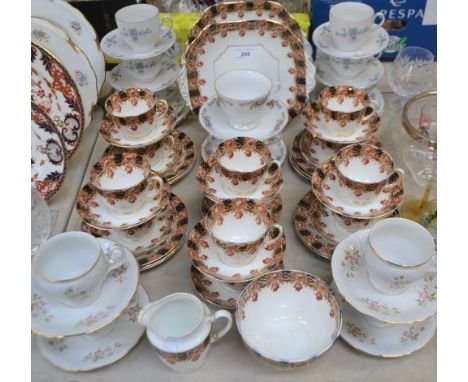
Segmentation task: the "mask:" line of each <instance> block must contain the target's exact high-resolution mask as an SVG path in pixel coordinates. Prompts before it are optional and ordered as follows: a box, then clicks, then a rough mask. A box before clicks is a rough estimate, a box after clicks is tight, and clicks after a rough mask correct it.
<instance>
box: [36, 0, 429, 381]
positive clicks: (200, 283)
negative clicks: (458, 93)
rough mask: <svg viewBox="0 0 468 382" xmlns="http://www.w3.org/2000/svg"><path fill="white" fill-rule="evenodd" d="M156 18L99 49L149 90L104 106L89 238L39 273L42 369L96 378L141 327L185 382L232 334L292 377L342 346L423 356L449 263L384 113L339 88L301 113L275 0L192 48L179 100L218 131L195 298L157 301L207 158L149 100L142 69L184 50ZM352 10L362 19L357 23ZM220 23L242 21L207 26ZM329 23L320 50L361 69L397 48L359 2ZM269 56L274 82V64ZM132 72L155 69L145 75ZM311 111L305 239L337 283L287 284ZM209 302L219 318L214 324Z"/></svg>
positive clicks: (300, 65) (125, 28) (54, 253)
mask: <svg viewBox="0 0 468 382" xmlns="http://www.w3.org/2000/svg"><path fill="white" fill-rule="evenodd" d="M356 4H358V5H356ZM148 7H151V6H147V5H133V6H130V7H126V8H123V9H122V10H121V11H119V12H117V14H116V20H117V22H118V26H119V28H118V30H115V31H112V32H110V33H109V34H108V35H106V36H105V37H104V39H103V40H102V42H101V46H102V47H103V50H104V51H105V52H106V53H108V52H113V53H112V55H113V57H120V58H122V59H124V60H126V61H124V62H123V64H121V65H122V67H124V68H125V69H126V70H128V73H129V75H132V76H134V77H135V78H136V79H140V80H141V81H143V82H144V83H143V84H142V86H135V81H133V85H132V86H130V87H128V88H125V89H119V91H117V92H116V93H114V94H112V95H111V96H110V97H109V98H108V99H107V101H106V112H107V115H106V117H105V119H104V120H103V121H102V122H101V125H100V134H101V137H102V138H103V139H104V140H105V141H107V142H108V143H109V144H110V146H109V147H108V148H107V149H106V151H105V152H104V155H103V157H102V158H101V159H100V160H99V161H98V162H97V163H96V164H94V166H93V167H92V169H91V172H90V180H89V182H88V183H87V184H86V185H85V186H84V187H83V188H82V189H81V191H80V192H79V194H78V196H77V201H76V209H77V212H78V214H79V216H80V217H81V218H82V219H83V222H82V226H81V228H82V230H83V231H85V232H66V233H63V234H59V235H57V236H54V237H53V238H51V239H49V240H48V241H46V242H45V243H44V244H42V245H41V246H40V247H39V249H38V250H37V252H36V254H35V256H34V258H33V265H32V313H31V314H32V330H33V332H34V333H35V334H37V336H38V344H39V348H40V350H41V352H42V353H43V354H44V356H45V357H46V358H47V359H48V360H49V361H50V362H51V363H52V364H54V365H56V366H57V367H60V368H62V369H65V370H78V371H84V370H92V369H95V368H99V367H103V366H106V365H109V364H111V363H114V362H116V361H117V360H119V359H121V358H122V357H123V356H125V355H126V354H127V353H128V352H129V351H130V350H131V349H132V348H133V347H134V346H135V345H136V344H137V342H138V341H139V339H140V338H141V336H142V335H143V334H144V332H145V329H146V336H147V339H148V341H149V343H150V344H151V345H152V346H153V347H154V348H155V353H156V354H157V356H158V357H159V359H160V360H161V361H162V363H163V364H165V365H166V366H167V367H169V368H170V369H172V370H173V371H175V372H182V373H186V372H191V371H194V370H196V369H198V368H200V367H201V366H202V365H203V363H204V361H205V360H206V358H207V356H208V354H209V350H210V347H211V345H212V344H213V343H214V342H216V341H217V340H218V339H220V338H221V337H223V336H224V335H225V334H227V333H228V331H229V330H230V329H231V326H232V325H233V320H235V323H236V326H237V330H238V332H239V334H240V336H241V338H242V342H243V344H244V346H245V347H246V349H247V350H248V351H249V352H251V353H252V355H253V356H254V357H256V358H258V359H259V360H261V361H262V362H264V363H266V364H268V365H271V366H273V367H276V368H279V369H282V370H293V369H297V368H304V367H307V366H309V365H310V364H311V363H312V362H313V361H314V360H315V359H317V358H319V357H320V356H322V355H323V354H325V353H326V352H327V351H328V350H329V349H330V348H331V347H332V346H333V345H334V343H335V341H336V340H337V339H338V337H339V336H341V337H342V338H343V339H344V340H345V341H346V342H347V343H349V344H350V345H351V346H352V347H354V348H356V349H358V350H360V351H362V352H364V353H367V354H370V355H374V356H380V357H399V356H403V355H407V354H410V353H412V352H414V351H416V350H418V349H420V348H422V347H423V346H425V345H426V344H427V343H428V342H429V341H430V339H431V338H432V337H433V335H434V333H435V330H436V319H435V314H436V248H435V244H434V240H433V239H432V236H431V235H430V233H429V232H428V231H427V230H426V229H425V228H423V227H422V226H420V225H419V224H417V223H414V222H412V221H410V220H406V219H401V218H399V217H398V216H399V214H398V208H399V207H400V205H401V203H402V201H403V197H404V184H403V172H402V170H400V169H399V168H397V167H396V166H395V164H394V162H393V160H392V158H391V156H390V155H389V154H388V153H387V152H386V151H384V150H383V149H382V148H381V147H380V144H379V142H378V141H377V140H376V138H375V135H374V134H375V133H376V131H377V130H378V129H379V128H380V114H381V111H380V110H379V105H378V104H377V103H376V102H375V100H373V99H371V97H369V93H368V91H367V90H366V89H363V88H361V87H358V86H352V85H351V84H348V85H342V84H334V85H333V86H327V87H325V88H323V89H322V90H321V91H320V97H319V98H318V99H317V100H316V101H315V102H313V103H311V104H310V105H307V106H306V104H305V101H306V97H307V95H308V94H309V92H310V91H311V90H312V89H313V87H314V86H315V82H314V80H313V77H314V75H315V70H314V67H313V64H312V62H311V59H310V58H309V57H307V56H305V54H304V47H303V45H302V42H301V41H302V38H303V36H302V34H300V33H299V35H298V31H297V30H296V28H294V25H295V24H294V22H295V20H294V19H292V21H291V18H290V17H289V15H288V14H287V12H286V11H284V8H283V7H282V6H281V5H280V4H278V3H275V2H269V1H267V2H261V3H260V2H259V3H255V2H236V3H232V4H231V5H230V6H227V5H225V4H215V5H213V6H212V7H210V8H208V9H207V10H206V11H205V12H204V13H203V14H202V16H201V21H200V22H198V23H197V24H195V25H194V27H193V28H192V30H191V31H190V33H189V36H190V39H189V43H188V45H187V47H186V52H185V54H184V55H183V58H182V70H181V72H180V74H179V78H178V82H179V87H180V89H181V94H182V97H183V98H184V100H185V102H186V103H187V106H188V107H189V108H190V109H191V110H192V111H193V112H194V113H195V114H198V115H199V120H200V124H201V125H202V127H203V128H204V129H205V130H206V131H207V132H208V133H209V134H210V135H209V137H208V138H207V139H206V140H205V142H204V143H203V146H202V156H203V158H204V162H203V163H202V164H201V165H200V166H199V167H198V169H197V175H196V181H197V184H198V187H199V189H200V191H201V192H202V193H203V201H202V206H201V210H202V218H201V220H200V221H199V222H198V223H196V225H195V226H194V227H193V229H192V231H191V232H190V234H189V238H188V241H187V255H188V258H189V259H190V261H191V268H190V277H191V281H192V285H193V288H194V290H195V292H196V293H197V294H198V296H199V298H198V297H196V296H195V295H193V294H189V293H173V294H170V295H168V296H166V297H163V298H162V299H160V300H158V301H154V302H149V299H148V296H147V294H146V292H145V290H144V289H143V287H142V286H141V285H140V284H139V273H140V271H144V270H147V269H150V268H153V267H155V266H157V265H158V264H161V263H162V262H164V261H166V260H167V259H169V258H170V257H171V256H172V255H173V254H174V253H175V252H177V250H178V249H179V248H180V246H181V245H182V242H183V240H184V237H185V234H186V232H187V225H188V214H187V209H186V207H185V205H184V203H183V202H182V201H181V200H180V199H179V198H178V197H177V196H176V195H174V194H173V193H171V190H170V183H173V182H175V181H176V180H178V179H180V178H181V177H183V176H184V175H185V174H186V173H187V171H188V170H190V167H191V165H192V164H193V161H194V148H193V142H192V141H191V139H190V138H189V137H188V136H186V135H185V134H183V133H181V132H178V131H177V130H175V124H176V112H175V110H174V108H172V107H171V106H170V105H168V103H167V101H165V100H164V99H162V98H158V97H157V96H156V95H155V94H154V93H153V91H154V90H153V89H152V88H151V87H149V88H147V86H146V85H147V84H149V83H151V81H152V80H154V78H153V77H151V76H150V75H149V73H148V71H146V69H149V71H150V72H154V71H155V70H154V69H153V67H158V65H162V64H161V62H162V61H163V60H165V58H164V57H163V53H164V52H165V51H166V50H167V49H169V48H170V47H171V46H172V44H173V43H174V41H173V39H175V34H174V32H173V31H172V30H171V29H170V28H167V27H165V26H161V23H162V21H161V20H160V18H159V15H158V13H157V10H156V11H154V10H153V9H152V8H155V7H152V8H148ZM336 7H337V8H336ZM342 7H343V9H342ZM347 7H351V8H352V9H354V10H355V11H353V12H352V14H353V15H355V17H356V18H357V19H358V20H355V21H354V22H353V20H349V19H348V18H347V19H346V20H344V17H343V15H344V14H348V13H349V10H348V8H347ZM356 7H357V8H356ZM366 7H367V6H366ZM267 8H268V10H269V12H267ZM335 8H336V9H335ZM369 8H370V7H369ZM371 10H372V8H371ZM215 11H223V12H225V13H226V14H227V15H228V16H229V17H227V19H226V20H224V18H222V19H221V20H218V19H216V18H215V19H212V18H213V17H214V16H213V15H214V14H216V12H215ZM285 12H286V13H285ZM343 12H344V13H343ZM148 15H149V16H151V17H148ZM246 15H247V16H246ZM285 15H286V16H285ZM331 15H332V17H331V21H330V27H329V26H328V24H327V26H326V28H322V29H321V32H320V36H319V35H317V36H319V37H317V38H319V41H318V43H317V42H316V44H317V45H318V46H319V49H321V50H322V51H323V52H324V53H326V54H328V53H327V52H328V51H329V50H332V47H334V48H333V49H335V50H336V51H338V49H341V50H340V52H341V51H346V50H349V48H350V47H351V48H352V49H353V52H354V53H353V54H355V55H357V56H352V53H349V54H350V55H351V56H352V57H355V58H357V59H359V60H361V59H363V60H364V61H362V60H361V61H359V62H358V63H357V64H356V65H357V66H366V65H368V64H369V63H372V62H374V61H376V59H375V58H373V57H374V56H375V55H376V54H377V53H378V52H380V51H377V52H374V51H373V50H375V49H377V48H376V44H377V45H378V48H379V49H380V48H382V47H383V48H384V47H385V46H384V45H386V43H387V42H385V38H384V41H383V42H382V41H380V40H377V37H376V36H377V35H378V36H380V35H381V29H382V28H380V27H379V26H372V25H373V22H374V19H375V17H377V15H374V13H373V11H372V13H369V12H368V9H367V8H362V7H360V5H359V3H342V4H340V5H339V6H338V5H336V6H333V7H332V8H331ZM363 15H365V16H366V21H365V22H364V21H362V20H361V19H362V18H363ZM246 17H247V18H246ZM138 20H139V21H138ZM202 20H203V22H205V23H207V25H205V26H203V27H201V25H202V24H203V23H202ZM208 20H211V22H208ZM171 25H172V24H171ZM347 28H348V29H347ZM299 31H300V29H299ZM350 31H353V32H352V33H351V32H350ZM356 31H357V32H359V33H357V32H356ZM335 32H336V33H335ZM355 33H357V35H356V34H355ZM323 36H325V37H323ZM384 37H385V36H384ZM315 38H316V36H315V34H314V41H315ZM356 39H357V40H358V41H360V43H358V41H355V40H356ZM329 40H330V41H329ZM348 40H349V41H351V40H352V41H353V44H354V43H355V45H353V44H350V43H349V41H348ZM374 40H375V41H374ZM387 40H388V35H387ZM332 41H333V42H332ZM252 42H256V46H257V47H256V48H255V49H253V50H252V49H250V48H249V49H250V50H249V49H248V47H249V46H251V43H252ZM267 44H268V47H269V49H268V54H266V50H265V46H266V45H267ZM327 44H329V45H327ZM362 44H363V45H362ZM361 45H362V46H363V47H361V48H360V46H361ZM226 46H227V47H228V48H227V50H226ZM343 47H344V49H343ZM383 48H382V49H383ZM105 49H107V51H106V50H105ZM359 49H360V50H359ZM382 49H381V50H382ZM369 51H372V54H368V53H369ZM363 52H366V53H365V54H368V55H367V56H365V54H364V53H363ZM108 54H109V53H108ZM272 54H273V56H275V55H276V58H278V61H277V62H279V66H280V68H279V71H278V72H275V71H274V70H275V69H274V68H273V69H272V68H269V67H268V65H267V63H268V62H269V61H268V59H267V58H268V57H267V56H268V55H270V56H271V55H272ZM329 56H330V59H335V58H336V57H335V56H336V55H335V56H333V55H331V54H329ZM338 57H341V56H339V55H338ZM335 61H336V60H335ZM377 62H378V61H377ZM137 63H138V64H140V65H143V67H144V70H143V71H142V72H138V73H136V74H135V73H134V71H132V69H131V67H132V65H133V66H135V67H136V64H137ZM335 64H336V63H335ZM342 66H343V67H344V66H345V65H344V62H343V65H342ZM338 67H340V66H339V65H338ZM129 68H130V69H129ZM158 68H159V67H158ZM285 68H289V69H290V70H284V69H285ZM262 69H263V70H262ZM346 70H348V69H346ZM350 70H357V69H350ZM143 72H144V73H143ZM356 73H357V72H355V74H356ZM143 74H145V76H143ZM146 75H147V76H146ZM138 76H140V77H138ZM150 77H151V78H150ZM351 77H352V76H351ZM188 79H190V80H188ZM145 81H146V82H145ZM345 83H346V82H345ZM293 84H294V85H293ZM374 85H375V84H374ZM380 106H382V105H380ZM299 114H301V119H302V121H303V123H304V125H305V127H306V130H304V131H302V132H301V133H300V134H299V135H298V136H297V137H296V138H295V140H294V143H293V148H292V150H291V154H290V160H291V164H292V165H293V167H294V168H295V169H296V170H297V171H298V172H299V173H300V174H301V175H303V176H304V177H307V178H308V179H311V184H312V190H311V191H309V192H308V193H307V194H306V195H304V197H303V198H302V200H301V201H300V202H299V205H298V206H297V208H296V211H295V213H294V224H295V227H296V230H297V233H298V234H299V236H300V238H301V239H302V241H303V242H304V243H305V244H306V246H307V247H309V248H310V249H311V250H312V251H313V252H314V253H315V254H317V255H319V256H321V257H323V258H325V259H327V260H329V261H331V269H332V273H333V279H334V281H333V283H332V285H331V286H330V285H328V284H327V283H325V282H324V281H322V280H321V279H320V278H318V277H317V276H315V275H313V274H311V273H308V272H304V271H300V270H288V269H286V270H285V269H284V263H283V260H284V256H285V252H286V236H285V234H284V232H283V227H282V226H281V225H279V224H278V219H279V218H280V216H281V212H282V199H281V196H280V191H281V188H282V185H283V172H282V169H281V165H282V162H283V160H284V158H285V154H286V147H285V145H284V142H283V141H282V139H281V135H280V134H281V131H282V130H283V129H284V128H285V126H286V125H287V124H288V122H289V120H290V119H291V118H293V117H294V116H296V115H299ZM200 299H201V300H204V301H205V302H207V303H209V304H211V305H214V306H216V307H219V308H222V309H221V310H217V311H215V312H214V313H213V312H212V311H211V310H210V308H209V307H208V305H206V304H205V303H204V302H202V301H201V300H200ZM229 310H235V313H234V318H233V317H232V315H231V313H230V312H229ZM218 320H220V321H222V325H221V326H220V325H218V324H214V322H215V321H218Z"/></svg>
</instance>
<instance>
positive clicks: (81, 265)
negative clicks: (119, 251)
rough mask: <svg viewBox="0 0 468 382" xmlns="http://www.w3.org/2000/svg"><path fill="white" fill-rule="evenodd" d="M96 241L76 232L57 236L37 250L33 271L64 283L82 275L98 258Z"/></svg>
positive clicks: (98, 247) (98, 251)
mask: <svg viewBox="0 0 468 382" xmlns="http://www.w3.org/2000/svg"><path fill="white" fill-rule="evenodd" d="M100 253H101V249H100V246H99V243H98V241H97V240H96V239H95V238H94V237H92V236H91V235H88V234H85V233H81V232H76V233H67V234H61V235H57V236H55V237H53V238H51V239H49V240H48V241H47V242H46V243H44V244H43V246H42V247H41V248H40V249H39V252H38V253H37V254H36V256H35V257H34V260H33V269H34V271H35V272H37V273H39V275H40V276H41V277H43V278H45V279H47V280H50V281H65V280H70V279H73V278H75V277H77V276H80V275H82V274H83V273H84V272H85V271H87V270H88V269H90V268H91V267H92V266H93V265H94V264H95V263H96V260H97V259H98V257H99V256H100Z"/></svg>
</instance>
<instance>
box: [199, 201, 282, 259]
mask: <svg viewBox="0 0 468 382" xmlns="http://www.w3.org/2000/svg"><path fill="white" fill-rule="evenodd" d="M203 221H204V225H205V227H206V229H207V230H208V232H209V233H210V235H211V237H212V239H213V241H214V243H215V245H216V246H217V247H218V251H217V252H218V255H219V258H220V260H221V261H222V262H224V263H225V264H227V265H230V266H243V265H246V264H249V263H250V262H252V261H253V260H254V259H255V254H256V253H257V250H258V248H259V247H260V246H261V245H269V244H273V243H275V242H276V241H277V240H280V239H281V237H282V234H283V228H282V227H281V226H280V225H279V224H276V223H273V221H272V218H271V214H270V212H269V211H268V209H267V207H266V206H265V204H263V203H262V202H260V201H258V200H253V199H243V198H239V199H224V200H222V201H220V202H217V203H215V204H214V205H213V206H212V207H211V208H210V210H209V211H208V213H207V214H206V216H205V217H204V220H203Z"/></svg>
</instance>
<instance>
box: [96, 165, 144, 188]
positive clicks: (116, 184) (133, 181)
mask: <svg viewBox="0 0 468 382" xmlns="http://www.w3.org/2000/svg"><path fill="white" fill-rule="evenodd" d="M144 179H145V171H144V169H143V168H142V167H139V166H136V165H133V166H132V171H131V172H129V171H128V167H127V168H126V167H125V166H118V167H115V168H113V171H112V172H110V171H104V172H103V173H101V174H100V176H99V182H100V185H101V187H102V188H103V189H106V190H121V189H127V188H130V187H133V186H136V185H137V184H139V183H140V182H142V181H143V180H144Z"/></svg>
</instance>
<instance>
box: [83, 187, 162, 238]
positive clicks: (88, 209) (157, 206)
mask: <svg viewBox="0 0 468 382" xmlns="http://www.w3.org/2000/svg"><path fill="white" fill-rule="evenodd" d="M169 189H170V187H169V184H168V183H165V184H164V185H163V187H162V191H160V190H156V191H149V195H150V196H149V197H148V199H147V200H146V201H145V203H144V204H143V206H141V207H140V208H139V209H138V210H136V211H133V213H131V214H126V215H123V214H122V215H120V214H116V213H115V212H113V211H111V210H110V209H109V208H108V207H107V205H106V202H105V201H104V198H103V197H102V196H101V195H99V194H98V192H97V190H96V188H94V187H93V186H92V185H91V182H88V183H86V184H85V185H84V186H83V188H82V189H81V190H80V192H79V193H78V196H77V198H76V210H77V212H78V215H79V216H80V218H82V219H83V220H84V221H86V223H87V224H88V225H90V226H91V227H94V228H110V229H112V228H132V227H135V226H137V225H139V224H142V223H145V222H147V221H148V220H150V219H151V218H152V217H153V216H154V215H156V214H157V213H158V211H160V210H161V208H163V206H164V205H163V203H165V201H166V199H167V195H168V193H169ZM151 195H153V196H151Z"/></svg>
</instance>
